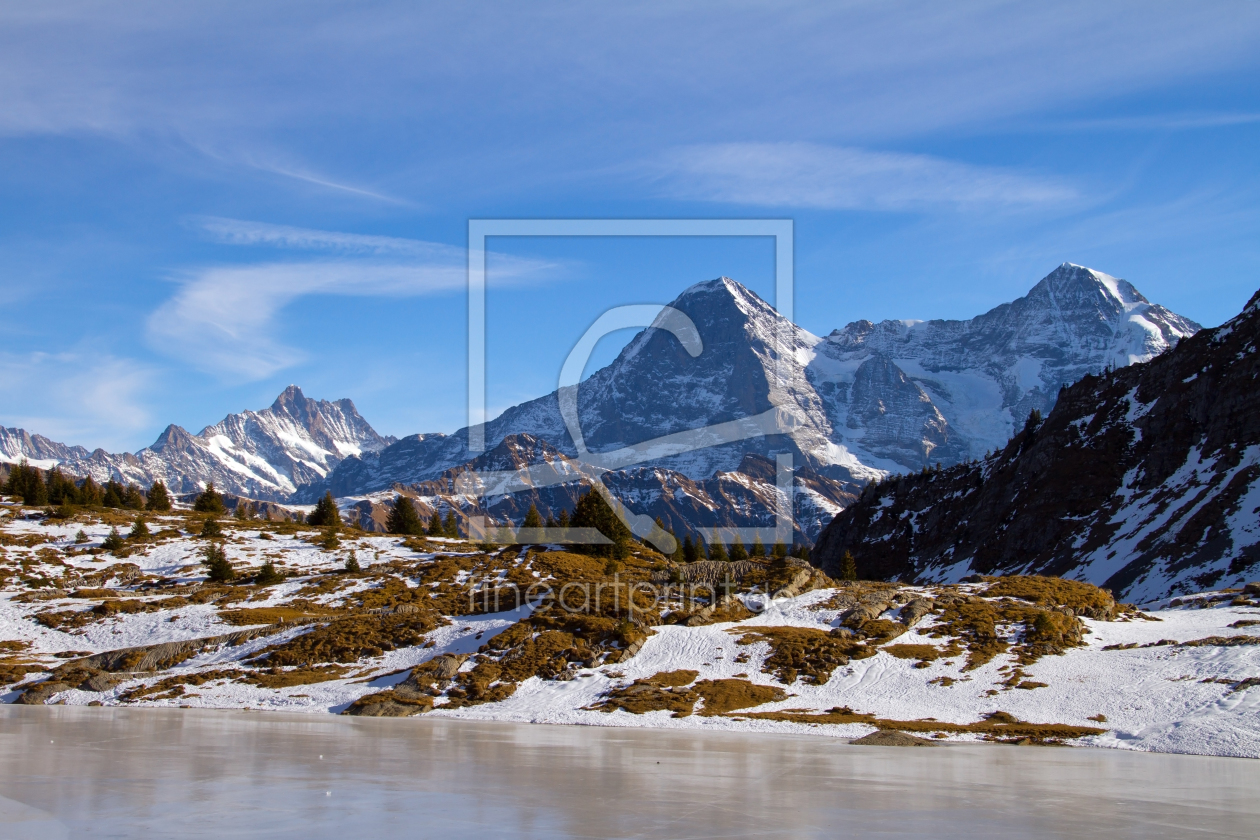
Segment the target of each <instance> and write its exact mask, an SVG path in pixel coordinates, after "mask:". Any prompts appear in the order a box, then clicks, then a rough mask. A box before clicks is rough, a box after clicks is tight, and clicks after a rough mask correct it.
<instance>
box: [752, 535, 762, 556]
mask: <svg viewBox="0 0 1260 840" xmlns="http://www.w3.org/2000/svg"><path fill="white" fill-rule="evenodd" d="M748 555H749V556H750V557H765V556H766V544H765V543H763V542H762V541H761V537H757V538H756V539H754V540H753V544H752V548H750V549H748Z"/></svg>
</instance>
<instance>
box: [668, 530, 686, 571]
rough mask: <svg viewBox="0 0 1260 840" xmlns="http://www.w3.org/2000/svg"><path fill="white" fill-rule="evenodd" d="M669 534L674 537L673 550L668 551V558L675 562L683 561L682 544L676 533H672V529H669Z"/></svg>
mask: <svg viewBox="0 0 1260 840" xmlns="http://www.w3.org/2000/svg"><path fill="white" fill-rule="evenodd" d="M669 535H670V536H671V537H673V538H674V550H673V551H672V552H670V555H669V559H670V560H673V561H674V562H675V563H681V562H683V545H682V543H681V542H679V541H678V535H677V534H675V533H674V529H672V528H671V529H670V530H669Z"/></svg>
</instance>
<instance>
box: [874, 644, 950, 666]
mask: <svg viewBox="0 0 1260 840" xmlns="http://www.w3.org/2000/svg"><path fill="white" fill-rule="evenodd" d="M880 650H882V651H883V652H884V653H887V654H891V655H892V656H895V657H897V658H898V659H918V660H919V661H921V662H935V661H936V660H938V659H940V658H941V657H942V656H946V655H948V654H945V653H944V651H942V650H941V649H940V648H938V647H937V646H936V645H887V646H886V647H883V648H880Z"/></svg>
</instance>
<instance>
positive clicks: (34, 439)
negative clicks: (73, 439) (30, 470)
mask: <svg viewBox="0 0 1260 840" xmlns="http://www.w3.org/2000/svg"><path fill="white" fill-rule="evenodd" d="M87 456H88V451H87V450H86V449H84V448H83V447H82V446H66V445H65V444H64V443H57V441H55V440H49V439H48V438H46V437H44V436H43V435H33V434H31V433H30V432H28V431H26V430H25V429H6V428H4V427H3V426H0V463H2V464H17V463H21V462H22V460H24V459H25V460H26V462H27V463H29V464H30V465H31V466H33V467H39V468H40V469H50V468H52V467H55V466H57V465H58V464H61V463H64V462H66V461H70V460H73V459H75V458H86V457H87Z"/></svg>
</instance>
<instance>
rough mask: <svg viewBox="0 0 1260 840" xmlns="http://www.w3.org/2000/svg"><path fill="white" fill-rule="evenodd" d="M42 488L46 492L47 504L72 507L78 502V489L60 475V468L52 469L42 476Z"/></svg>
mask: <svg viewBox="0 0 1260 840" xmlns="http://www.w3.org/2000/svg"><path fill="white" fill-rule="evenodd" d="M44 486H45V487H46V488H47V490H48V504H50V505H73V504H74V503H75V502H77V501H78V496H79V494H78V488H77V487H75V486H74V482H73V481H71V480H70V479H68V478H66V477H65V476H64V475H62V473H61V467H53V468H52V469H51V470H49V471H48V474H47V475H46V476H44Z"/></svg>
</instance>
